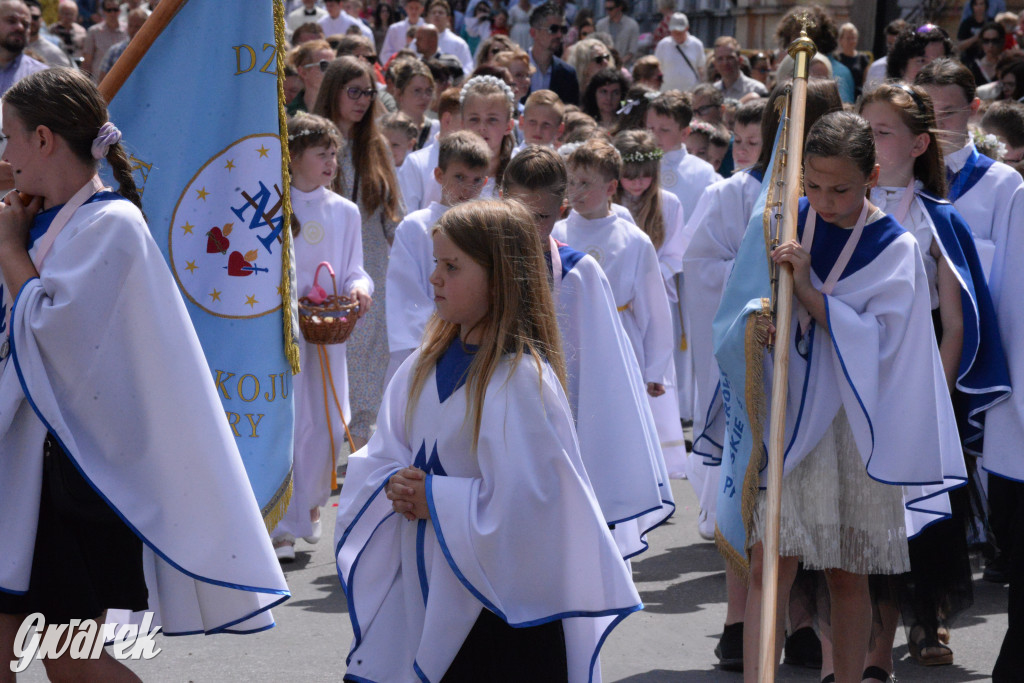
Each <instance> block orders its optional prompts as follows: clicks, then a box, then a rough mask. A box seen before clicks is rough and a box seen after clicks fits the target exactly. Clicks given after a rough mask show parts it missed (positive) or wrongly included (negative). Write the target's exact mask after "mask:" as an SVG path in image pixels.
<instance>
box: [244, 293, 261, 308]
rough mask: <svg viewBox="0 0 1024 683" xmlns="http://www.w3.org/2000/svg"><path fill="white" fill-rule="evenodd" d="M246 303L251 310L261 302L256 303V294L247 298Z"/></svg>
mask: <svg viewBox="0 0 1024 683" xmlns="http://www.w3.org/2000/svg"><path fill="white" fill-rule="evenodd" d="M245 303H246V305H248V306H249V308H252V307H253V306H255V305H256V304H258V303H259V301H256V295H255V294H253V295H251V296H247V297H245Z"/></svg>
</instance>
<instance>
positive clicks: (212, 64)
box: [110, 0, 297, 528]
mask: <svg viewBox="0 0 1024 683" xmlns="http://www.w3.org/2000/svg"><path fill="white" fill-rule="evenodd" d="M278 3H279V0H278ZM281 12H282V8H281V7H278V8H277V13H278V16H277V21H280V22H281V25H280V26H279V27H276V26H275V7H274V0H189V2H186V3H185V5H184V6H183V7H182V8H181V9H180V10H179V11H178V13H177V14H176V15H175V16H174V18H173V19H172V20H171V22H170V24H169V25H168V26H167V28H166V29H164V31H163V32H162V33H161V34H160V35H159V37H158V38H157V39H156V41H155V42H154V43H153V45H152V47H151V48H150V49H149V51H148V52H147V53H146V55H145V56H144V57H143V58H142V60H141V61H140V62H139V64H138V66H137V67H136V68H135V69H134V70H133V71H132V73H131V75H130V76H129V77H128V79H127V81H126V82H125V84H124V86H123V87H122V88H121V90H120V91H119V92H118V93H117V95H116V96H115V97H114V98H113V100H112V101H111V103H110V117H111V120H112V121H113V122H114V124H115V125H117V126H118V127H119V128H120V129H121V131H122V133H123V134H124V138H123V143H124V144H125V146H126V148H127V150H128V152H129V153H130V154H131V162H132V164H133V167H134V172H135V179H136V183H137V184H138V185H139V189H140V192H141V193H142V205H143V211H145V213H146V217H147V218H148V221H149V227H150V230H151V231H152V233H153V237H154V238H155V239H156V242H157V244H158V245H160V249H161V250H162V252H163V254H164V257H165V258H166V259H167V262H168V264H169V265H170V268H171V272H172V273H173V275H174V277H175V279H176V281H177V283H178V286H179V288H180V291H181V295H182V297H183V298H184V299H185V303H186V306H187V307H188V310H189V314H190V315H191V317H192V322H193V323H194V325H195V328H196V331H197V332H198V334H199V339H200V341H201V342H202V345H203V350H204V351H205V353H206V358H207V360H208V361H209V364H210V372H211V373H212V375H213V378H214V381H215V382H216V386H217V391H218V393H219V394H220V397H221V400H222V401H223V404H224V411H225V413H226V418H227V420H228V422H229V424H230V425H231V429H232V430H233V431H234V434H235V438H236V440H237V442H238V448H239V450H240V451H241V453H242V459H243V461H244V463H245V467H246V471H247V472H248V474H249V481H250V482H251V484H252V488H253V492H254V493H255V494H256V500H257V502H258V503H259V505H260V508H261V510H262V511H263V515H264V519H265V520H266V521H267V524H268V527H270V528H272V527H273V526H274V525H275V524H276V523H277V520H278V519H279V518H280V515H281V514H282V513H283V511H284V508H285V507H286V506H287V501H288V499H289V497H290V492H291V462H292V430H293V423H294V420H293V403H292V396H291V386H292V383H291V375H292V368H291V366H290V364H289V360H288V358H289V355H288V353H286V350H287V349H290V348H291V347H292V344H291V343H290V342H291V340H290V335H291V332H290V330H291V327H290V323H289V324H286V322H288V321H290V312H291V306H290V305H289V306H286V307H284V308H282V305H281V302H282V300H285V301H289V302H290V300H291V288H290V286H289V280H288V278H287V277H284V278H282V275H287V273H288V270H287V269H286V268H285V267H283V264H287V263H289V262H290V261H289V259H290V249H291V247H290V236H289V235H288V234H287V231H285V230H284V229H283V228H284V226H285V225H286V221H285V217H286V208H287V201H286V199H287V189H288V188H287V180H282V163H281V162H282V156H281V155H282V152H281V150H282V145H281V134H280V131H281V129H280V125H281V121H280V119H279V106H278V105H279V97H280V95H279V89H278V65H279V61H278V47H277V46H278V45H279V44H280V43H279V42H278V40H282V41H283V18H282V15H281ZM225 18H229V19H228V20H225ZM275 28H278V29H279V31H275ZM275 35H277V36H278V39H275ZM153 315H160V311H153ZM286 337H287V339H286ZM296 353H297V350H296ZM294 357H295V358H296V359H297V355H296V356H294ZM150 389H151V390H152V391H159V390H160V388H159V387H150Z"/></svg>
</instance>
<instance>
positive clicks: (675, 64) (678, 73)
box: [654, 12, 705, 92]
mask: <svg viewBox="0 0 1024 683" xmlns="http://www.w3.org/2000/svg"><path fill="white" fill-rule="evenodd" d="M668 30H669V35H667V36H665V37H664V38H662V39H661V40H660V41H659V42H658V45H657V47H655V48H654V56H655V57H657V58H658V62H659V63H660V64H661V73H662V74H663V75H664V77H665V80H664V81H663V82H662V86H661V91H662V92H665V91H666V90H682V91H684V92H686V91H689V90H692V89H693V88H694V87H696V85H697V84H698V83H701V82H702V81H703V80H704V61H705V59H704V43H702V42H701V41H700V39H699V38H697V37H696V36H691V35H690V20H689V19H688V18H687V16H686V15H685V14H683V13H682V12H676V13H675V14H673V15H672V18H671V19H669V22H668Z"/></svg>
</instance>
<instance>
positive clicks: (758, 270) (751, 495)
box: [712, 112, 787, 576]
mask: <svg viewBox="0 0 1024 683" xmlns="http://www.w3.org/2000/svg"><path fill="white" fill-rule="evenodd" d="M786 116H787V112H782V113H781V114H780V119H781V120H785V117H786ZM784 130H785V126H783V125H780V126H779V128H778V130H777V131H776V134H775V140H774V145H773V147H772V156H771V161H770V162H769V163H768V168H767V170H766V173H765V177H764V180H763V181H762V183H761V192H760V194H759V195H758V198H757V202H756V203H755V204H754V210H753V212H752V213H751V214H750V218H749V220H748V222H747V230H746V232H745V233H744V235H743V241H742V242H741V244H740V249H739V252H738V253H737V255H736V261H735V264H734V265H733V268H732V273H731V274H730V275H729V281H728V283H727V284H726V286H725V292H724V293H723V294H722V302H721V304H719V307H718V311H717V313H716V314H715V320H714V322H713V323H712V335H713V339H714V348H715V358H716V359H717V360H718V368H719V371H720V373H721V377H720V380H719V381H720V384H721V389H722V403H723V407H724V410H725V441H724V442H723V448H722V463H721V467H722V472H721V476H720V477H719V489H718V497H717V501H716V508H715V543H716V544H717V546H718V549H719V551H720V552H721V553H722V555H723V556H724V557H725V559H726V561H727V562H729V564H730V566H732V567H733V569H735V570H736V571H737V572H738V573H739V575H740V576H747V572H748V571H749V568H750V564H749V558H748V556H747V548H748V547H749V545H750V534H751V531H752V527H753V516H754V509H755V507H756V505H757V492H758V490H759V489H760V482H761V471H762V470H763V469H764V468H765V467H766V466H767V462H768V450H767V448H766V447H765V438H766V437H767V434H766V426H767V424H768V421H767V419H766V418H767V417H768V415H767V408H768V406H767V397H766V395H765V385H766V383H767V382H766V381H765V374H764V370H765V368H764V365H765V363H764V361H765V342H766V341H767V335H768V321H769V319H770V318H769V311H770V308H771V296H772V285H771V275H770V273H769V268H768V264H769V261H770V259H769V256H768V248H769V247H768V244H767V237H766V235H765V231H766V227H765V225H764V212H765V206H766V205H769V206H771V205H772V204H773V203H774V200H773V199H770V198H769V192H770V191H772V190H773V188H775V189H776V190H777V188H778V181H779V180H780V179H781V177H782V176H781V174H782V170H781V165H780V164H779V156H780V154H779V153H780V145H781V140H782V139H783V131H784ZM766 142H767V141H766ZM776 199H777V198H776ZM769 376H770V371H769Z"/></svg>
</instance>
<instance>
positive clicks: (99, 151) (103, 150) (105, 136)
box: [92, 121, 121, 160]
mask: <svg viewBox="0 0 1024 683" xmlns="http://www.w3.org/2000/svg"><path fill="white" fill-rule="evenodd" d="M120 141H121V131H119V130H118V129H117V126H115V125H114V124H112V123H111V122H110V121H107V122H106V123H104V124H103V125H102V126H100V132H99V134H97V135H96V139H95V140H93V141H92V158H93V159H97V160H99V159H103V158H104V157H106V156H107V150H109V149H110V146H111V145H116V144H117V143H118V142H120Z"/></svg>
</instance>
